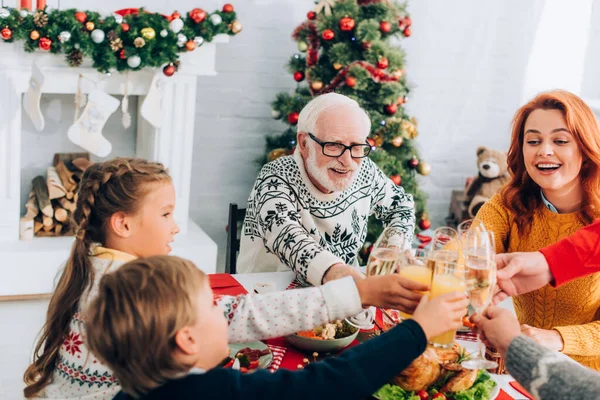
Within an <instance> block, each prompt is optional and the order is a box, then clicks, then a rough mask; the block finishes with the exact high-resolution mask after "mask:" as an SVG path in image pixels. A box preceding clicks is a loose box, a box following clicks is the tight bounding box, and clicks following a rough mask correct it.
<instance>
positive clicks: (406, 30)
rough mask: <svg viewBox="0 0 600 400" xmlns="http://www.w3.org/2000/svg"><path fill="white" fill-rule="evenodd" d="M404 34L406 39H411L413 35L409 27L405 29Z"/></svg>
mask: <svg viewBox="0 0 600 400" xmlns="http://www.w3.org/2000/svg"><path fill="white" fill-rule="evenodd" d="M403 33H404V36H406V37H410V35H412V31H411V30H410V28H408V27H407V28H405V29H404V32H403Z"/></svg>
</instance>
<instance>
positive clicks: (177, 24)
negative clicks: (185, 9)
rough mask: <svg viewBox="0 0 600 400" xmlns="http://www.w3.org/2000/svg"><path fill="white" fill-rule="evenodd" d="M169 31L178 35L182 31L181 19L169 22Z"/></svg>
mask: <svg viewBox="0 0 600 400" xmlns="http://www.w3.org/2000/svg"><path fill="white" fill-rule="evenodd" d="M169 29H170V30H172V31H173V32H175V33H179V32H180V31H181V30H182V29H183V21H182V20H181V18H175V19H174V20H173V21H171V22H169Z"/></svg>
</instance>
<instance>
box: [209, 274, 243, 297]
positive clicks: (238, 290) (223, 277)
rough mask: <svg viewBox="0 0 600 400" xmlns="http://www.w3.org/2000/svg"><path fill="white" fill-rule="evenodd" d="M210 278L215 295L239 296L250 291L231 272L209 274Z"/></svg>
mask: <svg viewBox="0 0 600 400" xmlns="http://www.w3.org/2000/svg"><path fill="white" fill-rule="evenodd" d="M208 280H209V282H210V287H211V289H212V291H213V295H214V296H215V297H218V296H237V295H239V294H246V293H248V291H247V290H246V289H244V287H243V286H242V284H241V283H239V282H238V281H237V280H235V278H234V277H233V276H231V275H230V274H210V275H208Z"/></svg>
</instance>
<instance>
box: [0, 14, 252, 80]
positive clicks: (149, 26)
mask: <svg viewBox="0 0 600 400" xmlns="http://www.w3.org/2000/svg"><path fill="white" fill-rule="evenodd" d="M241 30H242V24H241V23H240V22H238V21H237V19H236V13H235V12H234V11H233V6H232V5H231V4H225V5H224V6H223V9H222V10H221V11H218V10H216V11H214V12H212V13H210V14H209V13H207V12H206V11H204V10H202V9H200V8H194V9H193V10H191V11H190V12H188V13H187V15H186V16H185V17H182V16H181V15H180V14H179V13H178V12H174V13H173V14H171V15H170V16H165V15H162V14H156V13H150V12H147V11H145V10H144V9H143V8H140V9H125V10H119V11H117V12H115V13H114V14H112V15H110V16H103V15H101V14H100V13H98V12H94V11H78V10H75V9H69V10H56V9H53V10H49V9H48V7H46V8H44V10H37V11H33V12H32V11H29V10H26V9H22V10H17V9H14V8H0V38H2V39H3V40H4V41H5V42H14V41H17V40H19V41H24V44H23V45H24V48H25V51H27V52H33V51H35V50H36V49H39V50H42V51H49V52H51V53H55V54H58V53H63V54H65V55H66V61H67V63H68V64H69V65H70V66H71V67H78V66H80V65H81V63H82V62H83V58H84V57H89V58H91V59H92V60H93V67H94V68H95V69H97V70H98V71H99V72H102V73H110V72H112V71H115V70H116V71H126V70H132V71H138V70H140V69H142V68H145V67H154V68H157V67H163V72H164V73H165V75H167V76H171V75H173V74H174V73H175V72H176V71H177V67H178V66H179V53H181V52H188V51H193V50H194V49H196V48H197V47H200V46H202V44H204V43H206V42H210V41H212V40H213V38H214V36H215V35H218V34H227V35H235V34H237V33H239V32H240V31H241Z"/></svg>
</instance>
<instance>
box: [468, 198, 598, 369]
mask: <svg viewBox="0 0 600 400" xmlns="http://www.w3.org/2000/svg"><path fill="white" fill-rule="evenodd" d="M476 219H478V220H481V221H482V222H483V223H484V225H485V227H486V228H487V229H488V230H491V231H493V232H494V235H495V241H496V252H497V253H512V252H517V251H537V250H539V249H541V248H543V247H545V246H548V245H551V244H553V243H556V242H557V241H559V240H560V239H562V238H565V237H567V236H569V235H571V234H572V233H574V232H575V231H577V230H578V229H579V228H581V227H583V224H582V222H581V221H580V220H579V219H578V217H577V214H576V213H572V214H556V213H553V212H552V211H550V210H548V209H547V208H546V207H544V206H541V207H539V209H538V210H537V211H536V212H535V214H534V216H533V219H532V221H531V222H530V226H531V230H530V231H529V233H528V234H527V235H526V236H525V237H523V236H520V235H519V232H518V230H517V225H516V223H515V222H514V217H513V215H512V214H511V212H510V211H509V210H507V209H506V208H505V207H504V206H503V205H502V200H501V198H500V195H499V194H497V195H495V196H494V197H493V198H492V199H491V200H489V201H488V202H487V203H486V204H485V205H484V206H483V207H482V208H481V210H479V212H478V213H477V216H476ZM514 305H515V311H516V313H517V317H518V318H519V321H520V322H521V323H522V324H528V325H531V326H533V327H536V328H540V329H556V330H557V331H558V332H560V334H561V335H562V338H563V341H564V343H565V345H564V348H563V351H562V352H563V353H565V354H567V355H568V356H570V357H571V358H573V359H574V360H576V361H578V362H580V363H581V364H583V365H586V366H588V367H590V368H593V369H595V370H598V371H600V273H595V274H593V275H590V276H587V277H585V278H580V279H576V280H574V281H572V282H570V283H567V284H566V285H563V286H561V287H560V288H558V289H554V288H552V287H551V286H549V285H548V286H545V287H543V288H541V289H539V290H536V291H534V292H531V293H527V294H524V295H521V296H517V297H515V298H514Z"/></svg>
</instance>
